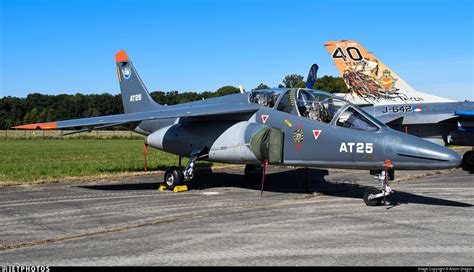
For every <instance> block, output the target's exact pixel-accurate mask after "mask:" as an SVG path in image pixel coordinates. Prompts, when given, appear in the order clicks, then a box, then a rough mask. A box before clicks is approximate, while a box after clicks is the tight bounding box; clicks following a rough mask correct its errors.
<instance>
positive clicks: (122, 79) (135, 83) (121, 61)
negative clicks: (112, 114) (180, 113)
mask: <svg viewBox="0 0 474 272" xmlns="http://www.w3.org/2000/svg"><path fill="white" fill-rule="evenodd" d="M115 61H116V63H117V75H118V80H119V84H120V92H121V93H122V103H123V109H124V112H125V113H132V112H143V111H150V110H154V109H157V108H159V107H160V106H161V105H160V104H158V103H156V102H155V101H154V100H153V98H151V96H150V93H149V92H148V90H147V89H146V87H145V84H143V81H142V80H141V79H140V76H139V75H138V73H137V70H135V67H134V66H133V64H132V61H131V60H130V58H129V57H128V56H127V53H125V51H124V50H121V51H119V52H118V53H117V54H115Z"/></svg>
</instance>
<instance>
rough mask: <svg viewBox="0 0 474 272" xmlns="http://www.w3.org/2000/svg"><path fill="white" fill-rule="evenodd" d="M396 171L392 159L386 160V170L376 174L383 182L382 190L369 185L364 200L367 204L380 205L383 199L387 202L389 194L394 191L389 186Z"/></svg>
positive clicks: (384, 202)
mask: <svg viewBox="0 0 474 272" xmlns="http://www.w3.org/2000/svg"><path fill="white" fill-rule="evenodd" d="M394 177H395V172H394V170H393V164H392V162H391V161H390V160H386V161H385V162H384V170H383V171H380V173H379V174H378V175H376V176H375V178H376V179H378V180H379V181H380V182H381V183H382V190H378V189H377V188H375V187H369V188H367V190H366V191H365V193H364V202H365V204H366V205H367V206H379V205H380V204H381V203H382V201H383V204H384V205H385V204H386V200H387V196H389V195H391V194H393V193H394V191H393V190H392V188H390V186H389V180H393V179H394Z"/></svg>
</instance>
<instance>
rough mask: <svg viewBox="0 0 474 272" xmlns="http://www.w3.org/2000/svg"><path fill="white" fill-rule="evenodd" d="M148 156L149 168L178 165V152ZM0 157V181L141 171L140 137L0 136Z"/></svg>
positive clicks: (38, 180)
mask: <svg viewBox="0 0 474 272" xmlns="http://www.w3.org/2000/svg"><path fill="white" fill-rule="evenodd" d="M147 158H148V167H149V169H150V170H164V169H165V168H166V167H169V166H172V165H178V156H176V155H172V154H169V153H165V152H162V151H159V150H156V149H153V148H148V156H147ZM0 161H1V165H0V184H19V183H24V184H28V183H38V182H51V181H58V180H61V179H64V178H66V177H84V176H98V175H109V174H119V173H124V172H125V173H142V172H143V140H136V139H114V140H110V139H99V140H75V139H69V140H0ZM186 162H187V159H185V158H183V165H185V163H186ZM203 164H206V165H210V163H206V162H203V163H201V165H203Z"/></svg>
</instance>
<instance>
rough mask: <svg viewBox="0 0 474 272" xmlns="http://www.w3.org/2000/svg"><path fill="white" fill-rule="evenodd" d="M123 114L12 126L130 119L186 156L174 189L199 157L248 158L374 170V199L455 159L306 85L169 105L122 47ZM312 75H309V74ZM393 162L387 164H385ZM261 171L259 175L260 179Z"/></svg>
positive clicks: (172, 176)
mask: <svg viewBox="0 0 474 272" xmlns="http://www.w3.org/2000/svg"><path fill="white" fill-rule="evenodd" d="M116 63H117V68H116V69H117V74H118V79H119V82H120V89H121V93H122V102H123V107H124V112H125V113H124V114H118V115H109V116H99V117H93V118H83V119H75V120H66V121H57V122H51V123H38V124H29V125H20V126H16V127H15V128H17V129H65V128H77V127H82V128H83V130H80V131H90V130H93V129H99V128H106V127H112V126H117V125H131V127H132V128H133V129H134V131H135V132H137V133H140V134H143V135H146V136H147V137H146V140H145V144H146V145H147V146H151V147H154V148H158V149H161V150H164V151H166V152H169V153H173V154H176V155H179V156H184V157H189V158H190V159H189V162H188V163H187V165H186V167H185V168H184V170H181V169H179V168H178V167H172V168H170V169H168V170H166V171H165V174H164V180H165V183H166V186H167V187H169V188H170V189H173V188H174V187H175V186H177V185H180V184H182V183H183V182H189V181H191V180H192V179H193V174H194V164H195V162H196V161H197V160H207V161H212V162H223V163H234V164H246V165H247V166H246V168H245V175H246V176H247V177H252V176H255V173H257V172H258V171H257V170H256V169H257V166H259V165H262V164H263V166H264V167H263V173H264V172H265V169H266V166H267V165H268V164H273V165H291V166H306V167H329V168H350V169H366V170H371V171H372V172H373V173H374V174H375V173H377V174H378V177H379V179H380V181H381V182H383V190H377V189H375V188H373V187H371V188H369V189H368V190H367V192H366V194H365V196H364V200H365V202H366V204H368V205H376V204H379V203H380V200H381V198H382V197H384V196H385V195H388V194H390V193H392V190H391V189H390V187H389V186H388V184H387V183H386V181H387V179H389V178H390V179H392V178H393V173H394V172H393V169H400V170H402V169H413V170H415V169H447V168H453V167H457V166H458V165H459V164H460V163H461V158H460V156H459V155H458V154H457V153H455V152H454V151H452V150H449V149H447V148H445V147H442V146H439V145H436V144H433V143H431V142H428V141H425V140H423V139H421V138H418V137H414V136H411V135H407V134H404V133H401V132H398V131H395V130H392V129H390V128H389V127H387V126H386V125H385V124H384V123H382V122H380V121H378V120H377V119H375V118H373V117H372V116H370V115H369V114H367V113H366V112H364V111H363V110H362V109H360V108H359V107H357V106H355V105H353V104H351V103H349V102H348V101H346V100H344V99H341V98H339V97H337V96H334V95H331V94H328V93H325V92H321V91H317V90H312V89H307V88H285V89H268V90H254V91H251V92H247V93H240V94H233V95H228V96H224V97H218V98H213V99H207V100H201V101H195V102H190V103H184V104H179V105H173V106H164V105H160V104H157V103H156V102H155V101H153V99H152V98H151V97H150V95H149V93H148V91H147V89H146V87H145V85H144V84H143V82H142V80H141V79H140V77H139V76H138V73H137V71H136V70H135V67H134V65H133V64H132V62H131V61H130V59H129V57H128V56H127V54H126V53H125V51H123V50H122V51H120V52H118V53H117V54H116ZM313 79H314V78H313ZM391 165H393V168H391ZM264 178H265V175H264V174H263V177H262V185H263V181H264Z"/></svg>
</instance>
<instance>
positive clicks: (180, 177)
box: [164, 147, 208, 191]
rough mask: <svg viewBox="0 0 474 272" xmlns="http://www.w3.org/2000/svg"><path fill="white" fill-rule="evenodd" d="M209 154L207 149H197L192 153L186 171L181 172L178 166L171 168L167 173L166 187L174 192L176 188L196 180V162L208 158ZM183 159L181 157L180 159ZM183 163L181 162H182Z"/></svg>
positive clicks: (165, 178)
mask: <svg viewBox="0 0 474 272" xmlns="http://www.w3.org/2000/svg"><path fill="white" fill-rule="evenodd" d="M207 155H208V152H207V148H205V147H202V148H197V149H194V150H193V151H192V152H191V155H190V156H189V161H188V163H187V164H186V167H185V168H184V171H181V169H179V168H178V167H176V166H173V167H170V168H168V169H167V170H166V171H165V176H164V180H165V183H166V187H167V188H168V189H169V190H171V191H173V190H174V188H175V187H176V186H180V185H181V184H183V183H184V182H185V181H191V180H192V179H193V178H194V166H195V164H196V161H197V160H199V159H202V158H204V157H207ZM180 158H181V157H180ZM180 163H181V160H180Z"/></svg>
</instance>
